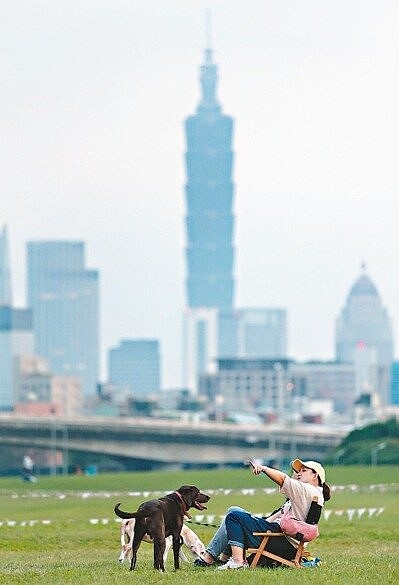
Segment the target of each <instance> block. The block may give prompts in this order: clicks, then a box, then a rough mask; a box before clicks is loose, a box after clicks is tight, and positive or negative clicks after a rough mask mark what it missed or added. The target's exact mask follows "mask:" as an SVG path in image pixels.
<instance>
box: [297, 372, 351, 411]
mask: <svg viewBox="0 0 399 585" xmlns="http://www.w3.org/2000/svg"><path fill="white" fill-rule="evenodd" d="M291 381H292V384H293V392H292V393H293V395H294V396H295V397H297V398H301V399H303V401H302V402H303V403H304V404H305V405H307V407H309V405H310V404H312V403H313V402H314V401H321V400H323V401H331V402H332V404H333V408H334V411H335V412H336V413H338V414H340V415H345V416H347V418H348V420H352V419H353V413H354V405H355V401H356V397H357V392H356V368H355V365H354V364H353V363H346V362H336V361H311V362H305V363H294V364H292V366H291ZM308 411H309V408H308Z"/></svg>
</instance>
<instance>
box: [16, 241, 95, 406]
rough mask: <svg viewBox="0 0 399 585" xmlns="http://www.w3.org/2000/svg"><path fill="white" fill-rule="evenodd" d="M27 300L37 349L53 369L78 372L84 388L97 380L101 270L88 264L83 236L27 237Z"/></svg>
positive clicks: (86, 391) (89, 388)
mask: <svg viewBox="0 0 399 585" xmlns="http://www.w3.org/2000/svg"><path fill="white" fill-rule="evenodd" d="M27 251H28V276H27V283H28V302H29V307H30V308H31V309H32V311H33V329H34V333H35V346H36V347H35V353H36V354H38V355H40V356H43V357H45V358H47V360H48V362H49V364H50V369H51V371H52V372H53V373H54V374H57V375H62V376H78V377H79V378H80V379H81V381H82V387H83V392H84V394H86V395H87V394H93V393H94V392H95V390H96V385H97V382H98V374H99V372H98V367H99V366H98V363H99V348H98V324H99V318H98V273H97V271H95V270H87V269H86V267H85V248H84V243H83V242H81V241H41V242H29V243H28V248H27Z"/></svg>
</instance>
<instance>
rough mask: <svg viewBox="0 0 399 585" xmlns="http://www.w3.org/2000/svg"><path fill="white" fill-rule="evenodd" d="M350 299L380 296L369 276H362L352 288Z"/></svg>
mask: <svg viewBox="0 0 399 585" xmlns="http://www.w3.org/2000/svg"><path fill="white" fill-rule="evenodd" d="M349 297H379V294H378V291H377V288H376V287H375V285H374V283H373V282H372V281H371V280H370V278H369V277H368V276H367V274H362V275H361V276H359V278H358V279H357V281H356V282H355V284H354V285H353V286H352V288H351V290H350V293H349Z"/></svg>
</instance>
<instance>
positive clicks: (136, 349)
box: [108, 339, 161, 398]
mask: <svg viewBox="0 0 399 585" xmlns="http://www.w3.org/2000/svg"><path fill="white" fill-rule="evenodd" d="M108 377H109V382H110V384H112V386H113V387H114V389H115V394H118V393H119V394H121V393H125V394H132V395H133V397H134V398H145V397H149V396H156V397H157V396H158V395H159V392H160V388H161V382H160V352H159V342H158V341H157V340H155V339H123V340H121V342H120V343H119V345H118V347H114V348H112V349H111V350H110V351H109V375H108Z"/></svg>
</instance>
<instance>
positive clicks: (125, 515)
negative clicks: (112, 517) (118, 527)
mask: <svg viewBox="0 0 399 585" xmlns="http://www.w3.org/2000/svg"><path fill="white" fill-rule="evenodd" d="M120 505H121V502H119V503H118V504H116V506H115V508H114V512H115V514H116V515H117V516H119V518H124V519H125V520H128V519H129V518H136V516H137V512H124V511H123V510H120V509H119V506H120Z"/></svg>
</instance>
